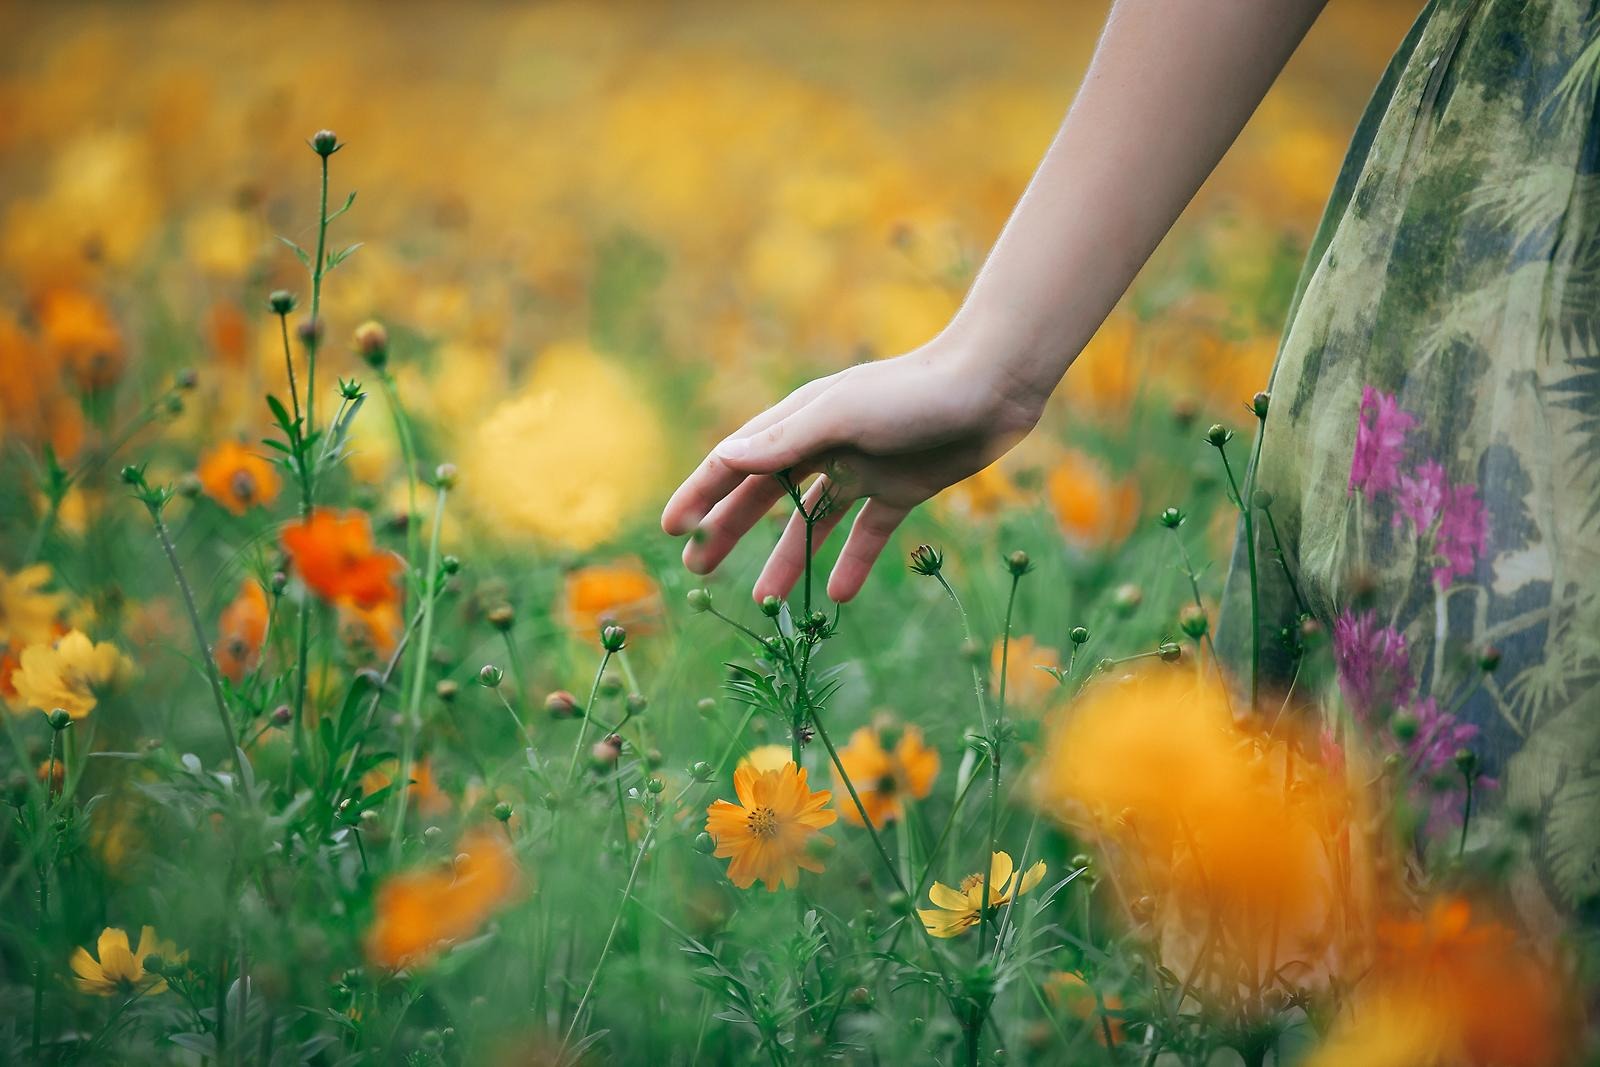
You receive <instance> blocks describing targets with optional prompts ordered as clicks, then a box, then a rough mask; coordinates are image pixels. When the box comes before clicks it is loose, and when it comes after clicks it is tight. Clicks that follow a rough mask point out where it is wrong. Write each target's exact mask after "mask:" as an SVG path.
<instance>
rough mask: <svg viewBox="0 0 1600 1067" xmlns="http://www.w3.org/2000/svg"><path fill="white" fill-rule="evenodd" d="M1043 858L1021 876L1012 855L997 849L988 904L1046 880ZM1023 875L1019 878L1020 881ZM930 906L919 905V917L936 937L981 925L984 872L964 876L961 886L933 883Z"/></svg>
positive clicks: (1000, 902) (995, 905)
mask: <svg viewBox="0 0 1600 1067" xmlns="http://www.w3.org/2000/svg"><path fill="white" fill-rule="evenodd" d="M1044 870H1045V867H1044V860H1040V861H1039V862H1038V863H1035V864H1034V865H1033V866H1032V867H1029V868H1028V870H1027V872H1026V873H1023V874H1021V875H1020V876H1019V874H1018V872H1017V870H1016V867H1015V865H1014V864H1013V863H1012V860H1011V855H1010V854H1009V853H1006V852H996V853H995V854H994V855H992V856H990V857H989V907H990V909H991V910H992V909H994V908H998V907H1001V906H1003V905H1006V904H1009V903H1011V901H1012V900H1013V899H1014V898H1016V897H1020V896H1021V895H1022V894H1024V893H1026V892H1028V890H1030V889H1032V888H1033V887H1034V886H1036V885H1038V884H1039V883H1040V882H1041V881H1043V880H1044ZM1019 877H1020V881H1019ZM928 899H929V900H930V901H932V902H933V907H931V908H918V909H917V918H919V919H921V920H922V925H923V926H926V927H927V928H928V933H930V934H932V935H933V936H934V937H955V936H957V935H958V934H961V933H964V932H965V931H967V930H969V929H971V928H972V927H974V926H977V925H978V918H979V914H980V909H981V908H982V907H983V875H982V874H981V873H979V874H969V875H967V876H966V877H965V878H963V879H961V888H960V889H951V888H950V887H949V886H947V885H945V884H944V883H943V882H935V883H933V888H931V889H929V890H928Z"/></svg>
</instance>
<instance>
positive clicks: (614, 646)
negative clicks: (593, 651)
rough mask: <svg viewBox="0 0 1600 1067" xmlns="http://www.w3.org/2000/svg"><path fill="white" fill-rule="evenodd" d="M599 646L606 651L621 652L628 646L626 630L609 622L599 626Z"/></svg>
mask: <svg viewBox="0 0 1600 1067" xmlns="http://www.w3.org/2000/svg"><path fill="white" fill-rule="evenodd" d="M600 647H601V648H603V649H605V650H606V651H607V652H621V651H622V650H623V649H624V648H627V647H628V631H627V630H624V629H623V628H622V627H620V626H618V625H617V624H616V623H610V624H608V625H606V626H602V627H601V628H600Z"/></svg>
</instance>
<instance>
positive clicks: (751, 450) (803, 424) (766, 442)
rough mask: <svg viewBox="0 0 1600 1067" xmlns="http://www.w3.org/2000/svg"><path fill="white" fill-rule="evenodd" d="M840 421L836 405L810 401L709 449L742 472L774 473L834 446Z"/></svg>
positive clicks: (796, 464)
mask: <svg viewBox="0 0 1600 1067" xmlns="http://www.w3.org/2000/svg"><path fill="white" fill-rule="evenodd" d="M843 425H844V420H843V419H842V418H841V417H840V413H839V411H838V410H837V408H836V407H835V406H833V405H831V404H829V405H824V404H820V403H815V402H813V403H810V404H807V405H806V406H805V407H803V408H801V409H800V410H799V411H797V412H795V413H794V414H792V415H789V416H787V417H785V418H783V419H780V420H779V421H777V422H775V423H773V424H772V425H771V426H768V427H767V428H765V429H763V430H757V431H756V432H755V433H752V434H749V435H748V436H745V437H729V438H728V439H727V440H725V441H723V442H722V443H721V444H719V445H718V446H717V447H716V448H715V449H713V450H712V451H713V452H715V454H716V456H717V458H718V459H720V460H722V462H724V463H726V464H727V465H728V466H729V467H731V468H732V469H734V470H736V471H739V472H741V473H743V474H776V473H777V472H779V471H782V470H788V469H790V468H791V467H798V466H801V465H802V464H803V463H804V462H805V461H806V460H808V459H811V458H813V457H815V456H817V455H818V454H819V453H822V452H826V451H827V450H828V449H830V448H834V447H837V446H838V445H839V444H840V443H841V440H840V428H841V427H842V426H843Z"/></svg>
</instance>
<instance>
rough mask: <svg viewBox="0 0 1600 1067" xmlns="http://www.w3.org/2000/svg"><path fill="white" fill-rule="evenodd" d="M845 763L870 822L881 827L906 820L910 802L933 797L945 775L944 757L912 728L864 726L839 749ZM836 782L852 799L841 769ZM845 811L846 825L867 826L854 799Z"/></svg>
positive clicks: (839, 788)
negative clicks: (935, 783)
mask: <svg viewBox="0 0 1600 1067" xmlns="http://www.w3.org/2000/svg"><path fill="white" fill-rule="evenodd" d="M896 735H898V736H896ZM885 745H887V746H888V747H887V748H886V747H885ZM839 763H840V765H841V766H843V767H844V772H845V774H848V775H849V776H850V782H851V784H852V785H854V786H855V787H856V795H857V796H858V797H860V798H861V806H862V808H864V809H866V813H867V818H868V819H869V820H870V821H871V822H872V825H873V826H877V827H881V826H883V825H884V824H885V823H887V822H889V821H890V820H891V819H899V818H901V817H902V816H904V815H905V807H906V805H905V798H906V797H908V796H909V797H914V798H916V799H918V800H920V799H922V798H923V797H925V796H927V795H928V793H929V792H930V791H932V789H933V780H934V778H936V777H937V776H938V774H939V753H938V752H936V751H935V750H933V749H931V748H929V747H928V746H927V745H925V744H923V743H922V728H921V727H918V726H910V725H907V726H883V727H877V726H863V727H860V728H859V729H857V730H856V731H855V732H854V733H852V734H851V735H850V743H849V744H847V745H845V746H844V747H843V748H841V749H840V750H839ZM833 781H834V788H835V789H836V790H842V791H843V795H844V796H846V797H847V798H848V795H849V791H848V790H845V785H844V779H843V778H841V777H840V776H839V770H838V768H837V767H836V768H834V772H833ZM839 808H840V810H841V811H843V812H844V819H845V822H848V823H853V824H854V825H856V826H860V825H862V822H861V812H859V811H857V810H856V806H855V803H854V802H853V801H852V802H850V803H847V804H840V805H839Z"/></svg>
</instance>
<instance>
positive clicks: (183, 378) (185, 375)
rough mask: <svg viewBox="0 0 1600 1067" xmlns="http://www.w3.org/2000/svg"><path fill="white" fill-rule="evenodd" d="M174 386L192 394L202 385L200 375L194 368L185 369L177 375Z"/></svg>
mask: <svg viewBox="0 0 1600 1067" xmlns="http://www.w3.org/2000/svg"><path fill="white" fill-rule="evenodd" d="M172 384H173V385H174V386H176V387H177V388H179V389H181V390H183V391H184V392H186V393H187V392H190V391H191V390H193V389H194V388H195V387H196V386H198V385H199V384H200V373H199V372H198V371H196V370H195V369H194V368H193V367H185V368H183V369H182V370H180V371H179V372H178V373H177V374H175V375H174V376H173V378H172Z"/></svg>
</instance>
